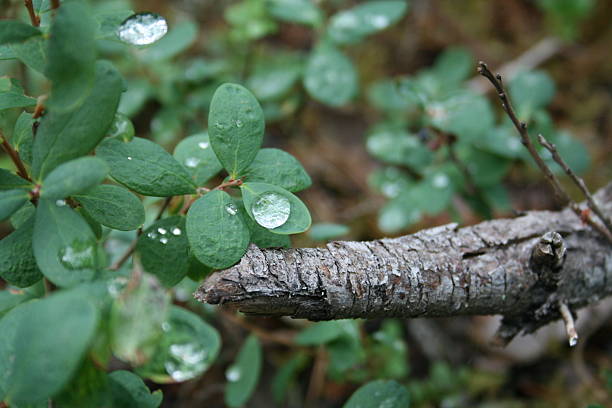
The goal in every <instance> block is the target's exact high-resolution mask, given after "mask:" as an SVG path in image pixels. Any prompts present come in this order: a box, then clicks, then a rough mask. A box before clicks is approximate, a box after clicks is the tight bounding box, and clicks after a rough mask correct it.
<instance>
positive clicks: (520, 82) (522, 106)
mask: <svg viewBox="0 0 612 408" xmlns="http://www.w3.org/2000/svg"><path fill="white" fill-rule="evenodd" d="M554 96H555V83H554V81H553V80H552V79H551V78H550V76H548V74H547V73H546V72H544V71H524V72H521V73H519V74H517V75H516V76H515V77H514V78H513V79H512V81H511V82H510V97H511V98H512V104H513V105H514V106H515V107H516V109H517V113H518V115H519V117H520V118H521V119H522V120H524V121H527V120H528V119H529V117H530V116H531V114H532V113H533V112H534V111H535V110H536V109H538V108H542V107H545V106H546V105H548V104H549V103H550V101H551V100H552V98H553V97H554Z"/></svg>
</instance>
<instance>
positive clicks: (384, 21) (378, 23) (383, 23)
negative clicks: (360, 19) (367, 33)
mask: <svg viewBox="0 0 612 408" xmlns="http://www.w3.org/2000/svg"><path fill="white" fill-rule="evenodd" d="M370 22H371V24H372V25H373V26H374V27H376V28H378V29H379V30H381V29H383V28H385V27H387V26H388V25H389V19H388V18H387V17H385V16H382V15H377V16H373V17H372V19H371V20H370Z"/></svg>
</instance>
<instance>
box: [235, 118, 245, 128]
mask: <svg viewBox="0 0 612 408" xmlns="http://www.w3.org/2000/svg"><path fill="white" fill-rule="evenodd" d="M242 126H244V124H243V123H242V121H241V120H240V119H238V120H236V127H237V128H241V127H242Z"/></svg>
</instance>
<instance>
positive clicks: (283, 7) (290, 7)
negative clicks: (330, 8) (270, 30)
mask: <svg viewBox="0 0 612 408" xmlns="http://www.w3.org/2000/svg"><path fill="white" fill-rule="evenodd" d="M267 6H268V11H269V13H270V14H271V15H272V16H273V17H275V18H277V19H279V20H281V21H287V22H290V23H298V24H304V25H309V26H313V27H317V26H319V25H321V24H322V23H323V12H322V11H321V9H320V8H319V7H318V6H317V5H316V4H315V2H313V1H312V0H268V1H267Z"/></svg>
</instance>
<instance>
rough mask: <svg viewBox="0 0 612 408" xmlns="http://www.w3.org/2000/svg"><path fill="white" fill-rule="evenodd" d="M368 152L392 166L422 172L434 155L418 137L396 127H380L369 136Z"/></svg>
mask: <svg viewBox="0 0 612 408" xmlns="http://www.w3.org/2000/svg"><path fill="white" fill-rule="evenodd" d="M366 148H367V150H368V152H369V153H370V154H371V155H372V156H374V157H376V158H377V159H379V160H382V161H384V162H386V163H390V164H398V165H405V166H408V167H410V168H412V169H413V170H416V171H420V170H421V169H422V168H424V167H425V166H427V165H428V164H429V163H430V162H431V160H432V158H433V153H432V152H431V150H430V149H429V148H427V146H425V145H424V144H423V143H422V142H421V141H420V140H419V138H418V136H416V135H412V134H409V133H408V132H406V131H405V130H403V129H401V128H397V127H395V126H378V127H376V128H374V129H373V130H372V132H371V133H370V134H369V135H368V139H367V142H366Z"/></svg>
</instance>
